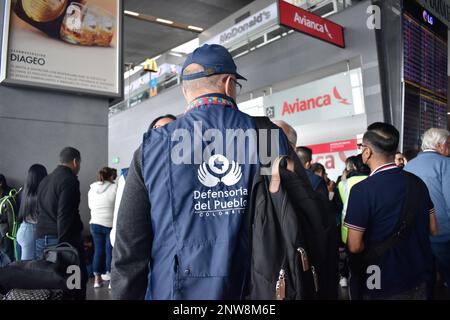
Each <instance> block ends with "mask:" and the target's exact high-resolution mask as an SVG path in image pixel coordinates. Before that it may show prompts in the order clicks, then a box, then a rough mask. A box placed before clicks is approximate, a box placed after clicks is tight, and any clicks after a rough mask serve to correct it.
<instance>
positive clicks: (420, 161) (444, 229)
mask: <svg viewBox="0 0 450 320" xmlns="http://www.w3.org/2000/svg"><path fill="white" fill-rule="evenodd" d="M422 151H423V152H421V153H419V155H418V156H417V157H416V158H415V159H413V160H411V161H409V162H408V163H407V164H406V166H405V170H406V171H409V172H411V173H414V174H415V175H416V176H418V177H419V178H421V179H422V180H423V182H425V184H426V185H427V188H428V190H429V191H430V196H431V200H432V201H433V204H434V208H435V212H436V219H437V225H438V234H437V235H435V236H432V237H431V238H430V240H431V249H432V250H433V255H434V258H435V260H436V265H437V267H438V270H439V272H440V273H441V274H442V277H443V278H444V281H445V282H446V283H447V289H448V292H449V293H450V158H449V156H450V133H449V132H448V131H447V130H445V129H438V128H431V129H429V130H427V132H425V134H424V136H423V141H422ZM431 291H433V289H431Z"/></svg>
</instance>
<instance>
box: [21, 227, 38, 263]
mask: <svg viewBox="0 0 450 320" xmlns="http://www.w3.org/2000/svg"><path fill="white" fill-rule="evenodd" d="M17 243H18V244H19V245H20V247H21V249H22V252H21V258H20V260H35V259H36V225H35V224H33V223H28V222H22V224H21V225H20V227H19V230H18V231H17Z"/></svg>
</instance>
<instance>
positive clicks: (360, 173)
mask: <svg viewBox="0 0 450 320" xmlns="http://www.w3.org/2000/svg"><path fill="white" fill-rule="evenodd" d="M369 174H370V168H369V167H368V166H366V165H365V164H364V163H363V162H362V157H361V155H358V156H352V157H349V158H348V159H347V161H346V162H345V171H344V173H343V175H342V178H341V181H340V182H339V183H338V187H337V189H338V191H339V196H338V197H337V198H338V199H337V200H338V202H342V205H341V206H340V207H341V208H342V212H341V217H340V221H339V222H340V223H339V225H340V229H341V239H342V242H343V243H344V246H343V247H344V248H345V244H347V233H348V229H347V227H345V226H344V218H345V214H346V211H347V204H348V198H349V195H350V190H351V189H352V187H353V186H354V185H356V184H357V183H359V182H361V181H363V180H364V179H366V178H367V177H368V176H369ZM339 200H340V201H339ZM344 248H343V249H342V252H344V251H345V249H344ZM340 251H341V250H340ZM340 260H341V262H340V268H339V269H340V270H339V273H340V276H341V279H340V281H339V284H340V285H341V287H347V285H348V284H347V279H348V277H349V269H348V263H347V254H345V257H342V258H341V259H340Z"/></svg>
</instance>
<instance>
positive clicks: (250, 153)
mask: <svg viewBox="0 0 450 320" xmlns="http://www.w3.org/2000/svg"><path fill="white" fill-rule="evenodd" d="M182 80H183V85H182V90H183V94H184V96H185V99H186V101H187V103H188V107H187V109H186V113H185V114H184V116H182V117H180V118H178V120H176V121H174V122H172V123H169V124H167V125H166V126H164V127H161V128H157V129H152V130H149V131H148V132H147V133H146V134H144V137H143V141H142V145H141V146H140V147H139V148H138V150H137V151H136V152H135V154H134V158H133V160H132V163H131V165H130V169H129V173H128V177H127V183H126V185H125V190H124V193H123V197H122V201H121V204H120V208H119V212H118V217H117V219H118V221H117V233H116V241H115V245H114V250H113V265H112V275H111V282H112V288H113V290H112V295H113V297H114V298H115V299H149V300H151V299H157V300H161V299H180V300H181V299H217V300H219V299H243V298H244V297H245V287H246V279H247V275H248V271H249V267H250V259H251V255H250V239H249V234H248V233H249V219H248V217H249V212H248V201H249V199H250V197H249V192H250V191H251V186H252V181H253V177H254V175H255V173H256V170H257V169H258V168H259V162H260V160H261V159H260V156H261V155H260V154H256V149H257V148H255V147H256V145H257V143H256V133H255V135H252V132H256V131H255V122H254V120H253V118H252V117H250V116H249V115H247V114H244V113H242V112H241V111H239V110H238V108H237V105H236V102H235V99H236V96H237V89H238V87H240V83H239V82H238V81H239V80H246V79H245V78H244V77H242V76H241V75H240V74H239V73H238V72H237V67H236V65H235V63H234V61H233V58H232V57H231V55H230V53H229V52H228V51H227V50H226V49H225V48H224V47H222V46H219V45H203V46H202V47H200V48H197V49H196V50H195V51H194V52H193V53H191V54H190V55H189V56H188V57H187V59H186V61H185V63H184V65H183V68H182ZM276 131H277V132H279V139H278V140H277V141H278V142H279V143H278V150H276V151H277V152H278V154H289V149H291V148H289V145H288V141H287V138H286V136H285V135H284V134H283V133H281V130H276ZM236 137H238V138H237V139H236ZM255 154H256V157H257V159H256V160H255ZM275 156H276V155H275ZM261 162H262V161H261ZM305 179H306V177H305Z"/></svg>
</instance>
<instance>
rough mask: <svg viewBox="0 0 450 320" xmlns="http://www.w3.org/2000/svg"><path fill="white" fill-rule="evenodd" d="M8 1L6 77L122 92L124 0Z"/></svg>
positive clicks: (89, 90) (80, 89)
mask: <svg viewBox="0 0 450 320" xmlns="http://www.w3.org/2000/svg"><path fill="white" fill-rule="evenodd" d="M6 1H7V5H8V4H9V11H10V12H9V19H8V21H9V33H8V35H7V37H8V42H7V63H6V64H7V66H6V68H5V69H6V74H2V79H3V80H6V82H7V83H13V84H30V85H33V86H42V87H49V88H54V89H63V90H70V91H76V92H80V93H94V94H101V95H106V96H114V97H116V96H119V95H120V92H121V85H120V82H121V72H120V70H119V69H121V66H120V62H119V61H120V50H119V48H120V40H121V39H120V38H119V35H120V29H121V27H122V26H121V20H120V18H121V13H120V8H121V6H122V3H121V1H120V0H6ZM2 50H5V48H2ZM2 73H5V72H2Z"/></svg>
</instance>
